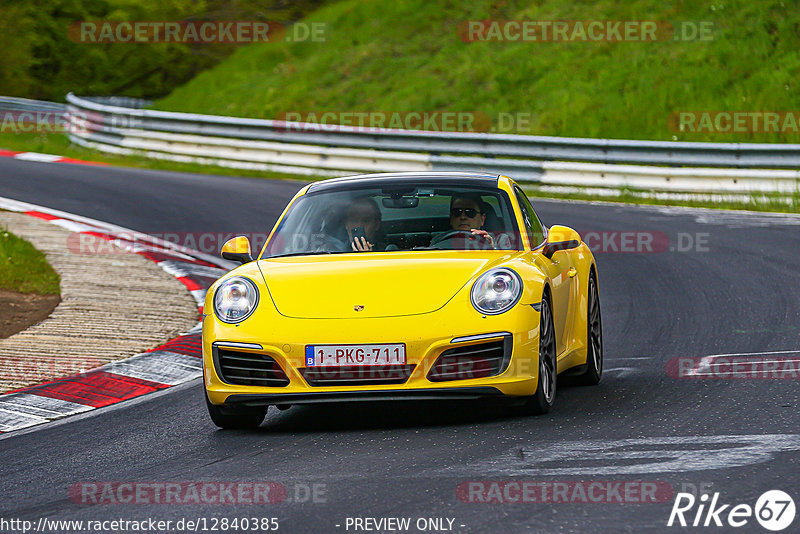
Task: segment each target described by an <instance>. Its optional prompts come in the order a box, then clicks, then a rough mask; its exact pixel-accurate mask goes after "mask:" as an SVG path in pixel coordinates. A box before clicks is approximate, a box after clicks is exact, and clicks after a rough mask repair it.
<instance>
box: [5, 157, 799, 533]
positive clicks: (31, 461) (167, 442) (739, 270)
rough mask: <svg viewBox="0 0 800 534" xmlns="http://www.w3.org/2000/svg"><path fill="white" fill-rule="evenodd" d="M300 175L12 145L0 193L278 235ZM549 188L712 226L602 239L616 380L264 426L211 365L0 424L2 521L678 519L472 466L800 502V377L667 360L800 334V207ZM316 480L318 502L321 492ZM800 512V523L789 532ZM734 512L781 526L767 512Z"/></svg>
mask: <svg viewBox="0 0 800 534" xmlns="http://www.w3.org/2000/svg"><path fill="white" fill-rule="evenodd" d="M301 185H302V183H301V182H293V181H267V180H258V179H242V178H232V177H222V176H206V175H190V174H178V173H170V172H154V171H143V170H132V169H119V168H104V167H85V166H78V165H55V164H43V163H32V162H24V161H16V160H11V159H3V160H0V196H5V197H10V198H13V199H17V200H22V201H27V202H32V203H37V204H41V205H44V206H48V207H51V208H56V209H60V210H64V211H68V212H72V213H76V214H79V215H83V216H88V217H93V218H97V219H100V220H104V221H108V222H111V223H115V224H118V225H121V226H126V227H129V228H133V229H136V230H140V231H143V232H149V233H165V232H203V231H210V232H219V231H232V232H256V231H261V230H264V231H266V229H268V228H270V227H271V225H272V224H273V222H274V221H275V219H276V218H277V216H278V215H279V213H280V211H281V210H282V208H283V206H284V205H285V203H286V201H287V200H288V199H289V198H290V197H291V196H292V195H293V194H294V192H295V191H296V190H297V189H299V187H300V186H301ZM534 206H535V207H536V208H537V211H538V212H539V214H540V216H541V218H542V220H543V221H544V222H545V224H548V225H550V224H556V223H560V224H566V225H569V226H572V227H574V228H576V229H579V230H583V231H584V232H586V231H607V232H622V231H635V232H655V233H658V232H661V233H664V234H666V235H667V236H668V239H669V241H670V243H671V246H672V247H675V246H678V245H679V244H686V242H687V241H688V238H687V237H686V236H692V239H693V240H696V239H697V237H698V236H699V237H700V239H701V241H702V243H703V244H702V246H701V247H700V248H699V249H698V248H697V247H693V248H692V250H689V251H678V250H674V251H670V250H664V251H662V252H653V253H648V252H645V251H640V252H635V253H614V252H612V251H608V252H600V253H598V254H597V258H598V267H599V275H600V297H601V303H602V307H603V308H602V309H603V320H604V335H605V353H606V373H605V375H604V378H603V381H602V382H601V384H600V385H598V386H595V387H577V386H572V387H569V386H567V387H560V389H559V391H558V396H557V399H556V407H555V409H554V410H553V411H552V412H551V413H550V414H548V415H545V416H540V417H529V416H524V415H520V414H517V413H514V411H513V410H510V409H509V408H508V407H506V406H496V405H486V404H480V403H474V402H461V403H458V402H440V403H435V404H424V403H377V404H372V405H367V404H352V405H343V406H325V407H309V406H306V407H293V408H291V409H289V410H287V411H283V412H280V411H278V410H276V409H275V408H272V409H271V411H270V412H269V415H268V416H267V419H266V421H265V423H264V424H263V425H262V426H261V428H260V429H258V430H257V431H251V432H243V431H242V432H239V431H218V430H217V429H216V428H215V427H214V426H213V425H212V423H211V421H210V420H209V418H208V416H207V414H206V410H205V407H204V405H203V396H202V390H201V384H200V382H199V381H195V382H193V383H191V384H189V385H186V386H183V387H177V388H174V389H171V390H168V391H166V392H164V393H159V394H155V395H150V396H147V397H144V398H142V399H139V400H134V401H129V402H124V403H121V404H118V405H116V406H114V407H110V408H107V409H99V410H95V411H93V412H91V414H88V415H86V416H77V417H73V418H69V419H66V420H63V421H60V422H55V423H50V424H47V425H43V426H41V427H38V428H35V429H33V430H30V431H22V432H18V433H12V434H9V435H5V436H2V438H1V439H0V458H2V460H1V462H2V468H1V471H2V472H1V473H0V488H1V489H2V491H0V518H3V519H10V518H22V519H28V520H31V521H37V520H38V519H39V518H41V517H47V518H48V519H50V520H58V519H82V520H110V519H119V518H121V519H128V520H139V519H147V518H154V519H157V520H173V521H177V520H178V519H180V518H188V519H198V518H207V519H209V520H210V519H211V518H223V517H226V518H230V519H233V518H235V517H275V518H278V520H279V525H280V531H283V532H348V531H349V532H354V531H355V530H354V529H353V527H352V526H351V527H350V528H349V530H348V529H347V528H346V526H347V518H348V517H349V518H353V517H362V518H363V517H372V518H381V517H384V518H385V517H408V518H411V521H412V522H411V528H410V530H408V531H409V532H418V530H417V529H416V526H415V521H416V520H417V518H451V519H453V520H454V522H453V527H452V531H453V532H555V531H558V532H577V531H581V532H641V531H653V532H670V531H677V530H679V528H678V527H676V526H673V527H667V526H666V522H667V519H668V517H669V515H670V510H671V509H672V504H673V498H672V497H671V495H672V494H670V496H669V498H667V499H660V500H661V501H662V502H658V503H649V502H648V503H635V502H634V503H625V504H620V503H618V502H612V503H588V504H587V503H585V502H557V503H548V504H544V503H514V504H508V503H505V504H487V503H476V502H464V500H462V499H461V498H460V497H459V495H457V492H456V489H457V487H458V486H459V484H462V483H464V482H468V481H488V480H495V481H536V482H559V481H583V482H585V483H588V482H591V481H606V482H608V481H623V482H624V481H628V482H630V481H651V482H655V483H658V484H661V485H662V486H663V484H667V485H669V486H670V487H671V488H672V490H673V491H674V492H677V491H681V489H686V490H688V491H690V492H691V491H692V489H693V488H694V487H700V486H701V485H702V487H704V488H706V489H707V490H709V491H711V492H719V493H720V497H719V499H720V502H721V503H727V504H739V503H746V504H750V505H751V506H752V505H754V504H755V502H756V499H757V498H758V496H759V495H761V494H762V493H763V492H765V491H767V490H771V489H782V490H784V491H786V492H788V493H789V494H790V495H792V496H793V497H794V499H795V501H796V502H797V503H798V504H800V492H798V489H799V488H800V442H799V441H798V436H797V434H800V414H799V413H798V407H800V388H798V381H797V380H796V379H795V380H792V379H784V380H780V379H767V380H754V379H739V380H727V379H721V380H697V379H694V380H692V379H676V378H672V377H670V376H669V375H668V373H667V371H666V369H667V362H668V361H669V360H670V359H672V358H675V357H682V356H705V355H712V354H722V353H761V352H768V351H800V335H799V334H800V298H799V297H800V287H799V286H798V272H800V269H798V266H800V224H798V223H800V221H798V220H797V219H791V218H781V217H771V216H759V215H747V214H733V213H731V212H723V213H714V214H710V215H709V213H708V212H705V211H694V210H683V209H672V210H669V209H664V208H649V207H631V206H620V205H611V204H589V203H567V202H555V201H535V202H534ZM657 235H662V234H657ZM681 235H683V237H679V236H681ZM662 237H663V236H662ZM679 240H683V243H679ZM410 290H415V289H414V288H411V289H410ZM419 291H421V292H422V291H424V288H422V287H420V288H419ZM131 328H135V325H131ZM121 335H124V332H122V333H121ZM787 354H789V355H790V356H791V355H792V354H791V353H787ZM799 354H800V353H794V357H795V359H796V358H797V356H798V355H799ZM776 435H777V436H776ZM731 436H735V437H731ZM651 438H652V439H651ZM662 438H668V439H662ZM618 440H632V441H626V442H618ZM587 450H588V451H589V452H588V453H587V452H586V451H587ZM102 481H118V482H127V481H136V482H175V481H275V482H279V483H281V484H283V485H284V486H285V487H286V488H287V491H288V499H287V500H286V501H284V502H282V503H279V504H270V505H248V504H240V505H230V504H226V505H201V504H191V503H189V504H180V505H167V504H106V505H96V506H85V505H79V504H76V503H75V502H73V501H72V500H70V498H69V493H68V492H69V489H70V487H72V486H73V485H74V484H76V483H80V482H94V483H98V482H102ZM314 484H317V485H318V486H317V488H318V493H317V498H316V499H314V498H310V499H306V496H307V494H306V491H305V488H306V487H307V486H312V485H314ZM660 487H661V486H660ZM321 489H324V491H325V493H324V494H323V493H321ZM298 495H299V498H298ZM461 497H463V495H461ZM467 500H468V499H467ZM567 500H572V501H580V498H579V497H570V498H569V499H567ZM612 500H613V499H612ZM298 501H301V502H298ZM314 501H316V502H314ZM696 509H697V508H696V507H695V508H693V509H692V510H691V512H690V513H687V515H686V517H687V519H688V521H690V522H691V521H692V520H693V518H694V513H695V511H696ZM726 513H727V512H726ZM726 513H725V514H726ZM725 514H723V515H722V519H723V520H724V519H725ZM445 524H447V523H446V522H445ZM337 525H339V526H337ZM798 525H800V519H795V522H794V524H793V525H792V526H791V527H790V528H788V529H787V530H786V532H790V531H794V532H797V531H798ZM689 530H691V531H708V530H711V531H716V532H722V531H728V530H730V527H728V526H726V527H724V528H719V527H716V528H715V527H708V528H702V527H698V528H696V529H689ZM736 530H737V531H738V532H750V531H752V532H766V530H764V529H763V528H761V526H759V525H758V523H757V522H756V521H755V520H754V519H753V518H750V520H749V522H748V523H747V525H745V526H744V527H743V528H738V529H736ZM3 531H4V532H13V530H3ZM429 531H430V530H429Z"/></svg>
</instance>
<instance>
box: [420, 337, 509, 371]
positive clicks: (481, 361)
mask: <svg viewBox="0 0 800 534" xmlns="http://www.w3.org/2000/svg"><path fill="white" fill-rule="evenodd" d="M510 359H511V336H506V337H505V338H504V339H501V340H497V341H490V342H488V343H480V344H477V345H466V346H463V347H456V348H453V349H448V350H446V351H444V352H443V353H442V354H441V355H440V356H439V358H438V359H437V360H436V363H434V364H433V366H432V367H431V370H430V371H428V380H430V381H431V382H445V381H447V380H468V379H470V378H486V377H489V376H495V375H499V374H500V373H502V372H503V371H505V369H506V367H508V361H509V360H510Z"/></svg>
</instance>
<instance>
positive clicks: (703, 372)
mask: <svg viewBox="0 0 800 534" xmlns="http://www.w3.org/2000/svg"><path fill="white" fill-rule="evenodd" d="M798 353H800V350H773V351H765V352H734V353H730V354H709V355H708V356H703V357H702V358H701V359H700V363H699V364H698V365H697V367H696V368H694V369H688V370H687V371H686V375H687V376H708V375H710V374H713V373H709V372H708V371H711V368H712V367H713V366H714V365H720V364H718V363H716V362H715V360H717V359H722V358H730V357H734V356H767V355H775V354H798ZM791 361H792V362H793V361H794V360H791ZM758 362H759V363H766V362H761V360H759V361H758ZM724 363H725V364H729V363H730V362H724Z"/></svg>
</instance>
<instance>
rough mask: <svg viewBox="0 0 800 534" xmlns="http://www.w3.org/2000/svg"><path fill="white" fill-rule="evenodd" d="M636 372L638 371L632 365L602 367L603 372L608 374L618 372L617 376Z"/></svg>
mask: <svg viewBox="0 0 800 534" xmlns="http://www.w3.org/2000/svg"><path fill="white" fill-rule="evenodd" d="M637 372H638V369H636V368H634V367H612V368H611V369H603V373H605V374H608V373H619V374H618V375H617V376H618V377H622V376H628V375H632V374H636V373H637Z"/></svg>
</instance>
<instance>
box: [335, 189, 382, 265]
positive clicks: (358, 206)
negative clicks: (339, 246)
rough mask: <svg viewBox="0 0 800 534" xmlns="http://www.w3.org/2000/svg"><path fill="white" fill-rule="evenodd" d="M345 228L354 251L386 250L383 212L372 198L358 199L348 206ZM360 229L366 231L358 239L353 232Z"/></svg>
mask: <svg viewBox="0 0 800 534" xmlns="http://www.w3.org/2000/svg"><path fill="white" fill-rule="evenodd" d="M344 226H345V230H347V238H348V243H349V244H350V246H351V247H352V249H353V250H354V251H356V252H373V251H384V250H386V242H385V240H384V235H383V230H382V229H381V210H380V208H379V207H378V203H377V202H375V199H373V198H372V197H358V198H356V199H354V200H353V201H352V202H351V203H350V205H348V206H347V208H346V209H345V219H344ZM359 227H360V228H363V229H364V234H363V235H361V236H358V237H356V236H354V235H353V230H355V229H357V228H359ZM359 233H360V232H359Z"/></svg>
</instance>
